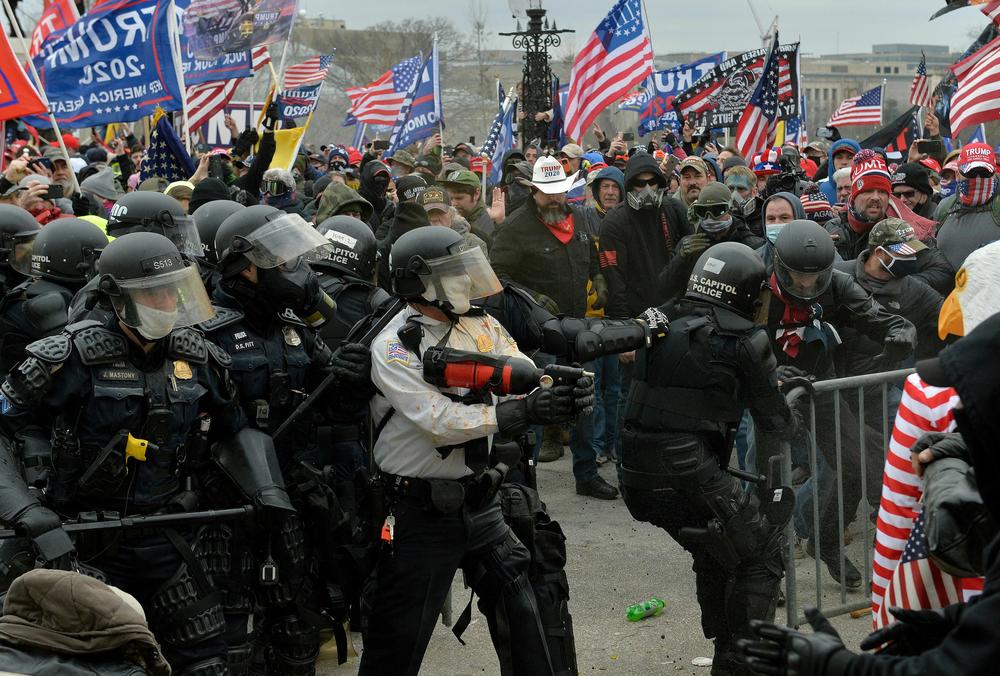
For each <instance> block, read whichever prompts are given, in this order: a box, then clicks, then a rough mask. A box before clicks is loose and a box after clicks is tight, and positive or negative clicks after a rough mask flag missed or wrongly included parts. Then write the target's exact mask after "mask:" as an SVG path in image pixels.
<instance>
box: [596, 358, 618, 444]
mask: <svg viewBox="0 0 1000 676" xmlns="http://www.w3.org/2000/svg"><path fill="white" fill-rule="evenodd" d="M620 398H621V369H620V367H619V365H618V355H617V354H609V355H605V356H603V357H601V358H600V359H598V360H596V361H595V362H594V448H595V449H596V450H597V452H598V454H602V455H607V454H608V453H609V452H610V451H611V450H613V449H615V448H616V446H617V444H618V400H619V399H620Z"/></svg>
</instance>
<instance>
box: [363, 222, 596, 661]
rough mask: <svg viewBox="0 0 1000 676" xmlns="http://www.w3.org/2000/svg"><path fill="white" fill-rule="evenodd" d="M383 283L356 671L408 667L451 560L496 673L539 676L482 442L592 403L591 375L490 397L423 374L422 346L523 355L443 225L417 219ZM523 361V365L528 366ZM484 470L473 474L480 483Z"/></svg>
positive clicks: (522, 567) (533, 628)
mask: <svg viewBox="0 0 1000 676" xmlns="http://www.w3.org/2000/svg"><path fill="white" fill-rule="evenodd" d="M389 268H390V273H391V276H392V282H393V288H394V291H395V293H396V294H397V295H398V296H400V297H402V298H404V299H406V300H407V301H408V303H409V305H408V306H407V308H406V309H405V310H403V311H402V312H400V313H398V314H397V315H396V316H395V317H394V318H393V319H392V320H391V321H390V322H389V323H388V324H387V325H386V327H385V328H384V329H383V330H382V331H381V333H379V335H378V336H377V337H376V338H375V340H374V342H373V343H372V380H373V382H374V384H375V386H376V388H377V389H378V394H377V395H376V397H375V398H374V399H373V400H372V404H371V413H372V418H373V420H374V421H376V426H377V428H378V429H379V430H380V432H379V436H378V439H377V441H376V442H375V447H374V451H373V454H374V459H375V461H376V463H377V464H378V466H379V468H380V471H381V481H382V482H383V485H384V486H385V491H386V504H385V508H386V514H387V516H386V517H385V522H384V525H383V529H382V532H383V538H382V544H383V548H382V551H381V553H380V556H379V560H378V563H377V565H376V569H375V573H374V575H373V577H372V584H371V586H370V588H368V589H366V592H365V604H364V605H365V608H366V609H368V611H369V612H368V615H367V617H366V625H365V626H366V635H365V646H366V648H365V652H364V654H363V655H362V658H361V669H360V673H362V674H386V673H397V674H416V673H417V671H418V670H419V669H420V663H421V661H422V659H423V656H424V651H425V650H426V648H427V643H428V641H429V640H430V636H431V632H432V631H433V628H434V624H435V618H436V616H437V614H438V612H439V611H440V609H441V605H442V603H443V602H444V599H445V597H446V595H447V593H448V590H449V589H450V587H451V581H452V578H453V577H454V574H455V572H456V570H457V569H458V568H459V567H461V568H462V569H463V570H464V571H465V573H466V575H467V579H468V580H470V581H471V583H472V587H473V589H474V591H475V592H476V593H477V594H478V595H479V598H480V602H479V608H480V610H481V611H482V612H483V614H484V615H485V616H486V618H487V621H488V623H489V628H490V633H491V635H492V637H493V643H494V647H495V648H496V650H497V654H498V656H499V658H500V672H501V673H504V674H542V673H552V667H551V664H550V660H549V655H548V650H547V647H546V641H545V636H544V633H543V631H542V629H541V625H540V622H539V617H538V608H537V606H536V603H535V599H534V595H533V594H532V591H531V589H530V587H529V586H528V584H527V580H526V577H525V571H526V569H527V566H528V562H529V554H528V551H527V550H526V549H525V547H524V545H522V544H521V543H520V542H519V541H518V540H517V538H516V537H514V536H513V535H512V533H511V530H510V528H509V527H508V526H507V525H506V524H505V523H504V520H503V517H502V515H501V512H500V506H499V502H498V500H497V498H496V490H497V488H498V484H496V483H494V482H492V481H490V480H488V479H490V477H491V476H492V474H491V472H493V471H495V470H491V469H490V468H491V457H490V440H491V437H492V436H493V435H494V434H498V433H499V434H503V435H505V436H508V437H512V438H513V437H516V436H517V435H518V434H520V433H522V432H524V431H525V430H527V428H528V426H529V425H532V424H548V423H556V422H562V421H569V420H572V419H573V418H574V417H575V416H576V414H577V413H579V412H583V411H585V410H586V409H587V408H588V407H590V406H592V405H593V381H592V380H590V379H587V378H584V379H582V380H580V381H578V382H577V385H576V386H575V387H574V386H568V385H567V386H556V387H552V388H549V389H541V388H539V389H536V390H534V391H533V392H532V393H530V394H529V395H528V396H527V397H525V398H523V399H509V400H506V401H502V402H499V403H498V402H497V401H496V399H495V398H494V397H493V396H492V395H491V394H489V393H488V392H481V391H468V390H463V389H459V388H447V389H439V388H438V387H435V386H433V385H431V384H429V383H428V382H427V381H425V380H424V377H423V374H422V366H421V359H422V354H423V351H424V350H426V349H427V348H429V347H433V346H438V347H452V348H457V349H462V350H471V351H474V352H479V353H491V354H496V355H509V356H511V357H514V358H518V359H524V360H526V361H527V360H528V358H527V357H525V356H524V355H523V354H522V353H521V352H520V351H519V350H518V349H517V345H516V344H515V343H514V341H513V340H512V339H511V338H510V335H509V334H508V333H507V331H506V330H505V329H503V327H501V326H500V325H499V323H497V322H496V320H494V319H493V318H492V317H490V316H489V315H485V314H481V313H480V311H478V310H474V309H473V308H472V306H471V302H472V300H473V299H475V298H482V297H485V296H488V295H491V294H494V293H497V292H498V291H500V288H501V287H500V283H499V281H498V280H497V278H496V275H495V274H494V273H493V271H492V269H491V268H490V265H489V263H488V261H487V260H486V258H485V256H484V255H483V253H482V250H481V249H479V248H474V249H471V250H466V249H465V244H464V240H463V238H462V236H461V235H459V234H458V233H456V232H454V231H453V230H450V229H447V228H417V229H416V230H414V231H412V232H409V233H406V234H405V235H403V236H402V237H400V238H399V240H397V241H396V243H395V244H394V245H393V248H392V252H391V254H390V262H389ZM528 363H529V365H530V362H528ZM484 479H485V480H484Z"/></svg>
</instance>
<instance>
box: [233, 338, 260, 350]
mask: <svg viewBox="0 0 1000 676" xmlns="http://www.w3.org/2000/svg"><path fill="white" fill-rule="evenodd" d="M255 347H257V342H256V341H253V340H248V341H246V342H243V343H234V344H233V349H234V350H236V351H237V352H239V351H241V350H251V349H253V348H255Z"/></svg>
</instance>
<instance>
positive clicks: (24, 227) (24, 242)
mask: <svg viewBox="0 0 1000 676" xmlns="http://www.w3.org/2000/svg"><path fill="white" fill-rule="evenodd" d="M41 229H42V226H41V225H39V224H38V221H36V220H35V219H34V217H33V216H32V215H31V214H29V213H28V212H27V211H26V210H24V209H22V208H21V207H16V206H14V205H13V204H0V266H2V265H8V266H10V267H11V268H13V269H14V270H16V271H17V272H19V273H21V274H22V275H25V276H27V275H29V274H30V273H31V240H33V239H34V238H35V235H37V234H38V232H39V231H40V230H41Z"/></svg>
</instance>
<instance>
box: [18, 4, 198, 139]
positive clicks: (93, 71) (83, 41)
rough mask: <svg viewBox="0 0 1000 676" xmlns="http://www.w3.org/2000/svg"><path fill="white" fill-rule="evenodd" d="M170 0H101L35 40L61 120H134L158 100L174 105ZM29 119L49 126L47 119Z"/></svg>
mask: <svg viewBox="0 0 1000 676" xmlns="http://www.w3.org/2000/svg"><path fill="white" fill-rule="evenodd" d="M174 22H175V15H174V14H173V12H172V9H171V3H164V2H158V0H136V1H132V2H128V1H120V2H111V1H109V2H105V3H104V4H103V5H99V6H97V7H95V8H93V9H91V10H90V11H89V12H87V13H86V14H85V15H83V16H82V17H80V19H79V21H77V22H76V23H74V24H73V25H71V26H70V27H69V28H67V29H65V30H63V31H59V32H56V33H53V34H52V35H50V36H49V38H48V39H47V40H45V42H44V43H42V46H41V49H40V50H39V53H38V56H36V57H35V59H34V61H35V68H37V69H38V73H39V77H40V78H41V80H42V85H43V86H44V87H45V94H46V96H47V97H48V100H49V106H50V108H51V110H52V113H53V114H54V115H55V117H56V119H57V120H58V121H59V124H60V126H62V127H68V128H75V127H97V126H101V125H105V124H110V123H111V122H133V121H135V120H139V119H142V118H143V117H144V116H146V115H151V114H152V113H153V111H155V110H156V108H157V107H159V108H162V109H163V110H166V111H172V110H180V109H181V82H180V77H179V72H180V68H179V67H178V64H177V62H176V61H175V60H174V49H173V39H172V37H173V35H172V31H173V25H174ZM25 121H26V122H27V123H28V124H31V125H33V126H40V127H49V126H51V123H50V122H49V120H48V118H43V117H32V118H30V119H27V120H25Z"/></svg>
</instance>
